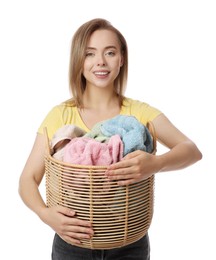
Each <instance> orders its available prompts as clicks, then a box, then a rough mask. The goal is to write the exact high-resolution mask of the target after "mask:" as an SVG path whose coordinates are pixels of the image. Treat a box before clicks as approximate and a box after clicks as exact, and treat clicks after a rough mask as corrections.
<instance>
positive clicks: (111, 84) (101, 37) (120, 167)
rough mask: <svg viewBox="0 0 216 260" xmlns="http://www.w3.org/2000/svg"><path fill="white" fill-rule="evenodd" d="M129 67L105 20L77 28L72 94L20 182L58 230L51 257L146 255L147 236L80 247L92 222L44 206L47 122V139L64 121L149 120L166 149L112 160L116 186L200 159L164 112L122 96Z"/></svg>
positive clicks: (39, 139) (31, 203) (27, 199)
mask: <svg viewBox="0 0 216 260" xmlns="http://www.w3.org/2000/svg"><path fill="white" fill-rule="evenodd" d="M127 70H128V53H127V43H126V41H125V39H124V37H123V36H122V34H121V33H120V32H119V31H118V30H117V29H116V28H114V27H113V26H112V25H111V24H110V23H109V22H108V21H106V20H104V19H94V20H91V21H89V22H87V23H85V24H83V25H82V26H81V27H80V28H79V29H78V30H77V32H76V33H75V35H74V37H73V41H72V47H71V56H70V69H69V79H70V88H71V91H72V94H73V98H72V99H70V100H68V101H66V102H64V103H62V104H60V105H58V106H55V107H54V108H53V109H52V110H51V111H50V112H49V113H48V115H47V116H46V118H45V119H44V121H43V122H42V124H41V126H40V128H39V130H38V133H37V136H36V139H35V143H34V145H33V148H32V151H31V153H30V155H29V158H28V160H27V162H26V165H25V167H24V169H23V172H22V174H21V177H20V184H19V193H20V196H21V198H22V199H23V201H24V203H25V204H26V205H27V206H28V207H29V208H30V209H31V210H33V211H34V212H35V213H36V214H37V215H38V216H39V217H40V218H41V220H42V221H43V222H44V223H46V224H47V225H49V226H50V227H51V228H52V229H53V230H54V231H55V232H56V235H55V238H54V242H53V251H52V259H64V260H65V259H77V260H78V259H86V260H87V259H112V260H114V259H118V260H119V259H131V260H132V259H136V260H147V259H150V252H149V251H150V250H149V240H148V235H145V236H144V237H143V238H142V239H140V240H139V241H137V242H135V243H133V244H131V245H129V246H126V247H122V248H116V249H110V250H90V249H83V248H81V247H79V244H80V240H81V239H83V238H86V239H89V238H91V236H93V234H94V230H93V228H92V226H91V223H90V222H88V221H83V220H80V219H78V218H76V212H75V211H73V210H71V209H68V208H64V207H62V206H55V207H51V208H47V207H46V204H45V202H44V201H43V199H42V197H41V195H40V193H39V189H38V187H39V185H40V183H41V180H42V178H43V176H44V150H45V140H44V136H43V128H44V127H45V126H46V127H47V129H48V136H49V138H50V139H51V138H52V136H53V134H54V133H55V132H56V130H57V129H58V128H60V127H62V126H63V125H66V124H74V125H77V126H78V127H80V128H82V129H83V130H85V131H86V132H89V131H90V130H91V128H92V127H93V126H94V125H95V124H96V123H98V122H100V121H102V120H106V119H110V118H112V117H115V116H116V115H119V114H121V115H133V116H135V117H136V118H137V119H138V120H139V121H140V122H141V123H142V124H144V125H146V124H147V122H148V121H152V123H153V125H154V127H155V130H156V133H157V139H158V141H159V142H160V143H162V144H163V145H165V146H166V147H168V148H169V151H168V152H166V153H164V154H162V155H153V154H149V153H146V152H144V151H140V150H138V151H135V152H132V153H130V154H128V155H126V156H125V157H124V158H123V160H121V161H120V162H117V163H115V164H112V165H110V166H109V167H108V170H107V172H106V175H107V177H108V178H109V179H110V180H117V181H118V184H119V185H127V184H131V183H134V182H139V181H141V180H143V179H146V178H148V177H150V176H152V175H153V174H156V173H159V172H165V171H174V170H178V169H182V168H185V167H188V166H189V165H191V164H194V163H195V162H197V161H198V160H200V159H201V158H202V154H201V153H200V151H199V149H198V148H197V147H196V145H195V144H194V143H193V142H192V141H191V140H190V139H189V138H188V137H186V136H185V135H184V134H183V133H182V132H180V131H179V130H178V129H177V128H176V127H175V126H174V125H173V124H172V123H171V122H170V121H169V119H168V118H167V117H166V116H165V115H164V114H163V113H162V112H160V111H159V110H158V109H156V108H153V107H151V106H149V105H148V104H146V103H144V102H140V101H136V100H132V99H130V98H126V97H125V96H124V90H125V86H126V81H127ZM103 257H104V258H103Z"/></svg>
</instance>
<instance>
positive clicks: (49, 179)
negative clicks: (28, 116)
mask: <svg viewBox="0 0 216 260" xmlns="http://www.w3.org/2000/svg"><path fill="white" fill-rule="evenodd" d="M148 128H149V130H150V132H151V134H152V136H153V140H154V152H155V151H156V136H155V131H154V128H153V125H152V124H151V123H149V124H148ZM45 135H46V140H47V151H48V152H47V154H46V155H45V174H46V199H47V206H48V207H52V206H54V205H62V206H65V207H68V208H71V209H73V210H75V211H76V216H77V217H78V218H80V219H83V220H88V221H91V222H92V224H93V229H94V236H93V237H92V238H91V239H90V240H89V239H83V240H81V245H80V246H81V247H84V248H90V249H111V248H116V247H122V246H125V245H128V244H131V243H133V242H135V241H137V240H139V239H140V238H141V237H143V236H144V235H145V234H146V232H147V231H148V229H149V226H150V224H151V220H152V216H153V195H154V176H152V177H150V178H148V179H146V180H143V181H141V182H138V183H135V184H130V185H127V186H123V187H122V186H118V185H117V182H116V181H109V180H107V179H106V178H105V175H104V172H105V171H106V167H104V166H103V167H100V166H83V165H72V164H68V163H64V162H62V161H58V160H56V159H54V158H53V157H52V156H51V154H50V147H49V141H48V137H47V133H46V130H45Z"/></svg>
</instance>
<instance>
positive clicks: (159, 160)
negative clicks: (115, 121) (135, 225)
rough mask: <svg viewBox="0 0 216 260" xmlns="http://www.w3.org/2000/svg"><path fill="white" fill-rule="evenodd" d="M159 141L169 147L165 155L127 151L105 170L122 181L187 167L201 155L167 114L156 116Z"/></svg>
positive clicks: (139, 178)
mask: <svg viewBox="0 0 216 260" xmlns="http://www.w3.org/2000/svg"><path fill="white" fill-rule="evenodd" d="M153 124H154V127H155V130H156V133H157V138H158V141H159V142H161V143H162V144H163V145H164V146H166V147H168V148H169V149H170V150H169V151H168V152H166V153H164V154H162V155H153V154H149V153H146V152H143V151H135V152H132V153H130V154H128V155H126V156H125V157H124V158H123V160H122V161H120V162H118V163H115V164H112V165H110V166H109V167H108V171H107V173H106V175H107V177H108V178H109V179H111V180H118V181H119V182H118V183H119V185H126V184H130V183H133V182H137V181H141V180H143V179H146V178H148V177H150V176H152V175H153V174H155V173H158V172H165V171H174V170H179V169H183V168H185V167H188V166H189V165H192V164H194V163H195V162H197V161H198V160H200V159H201V158H202V154H201V152H200V151H199V149H198V148H197V146H196V145H195V144H194V142H192V141H191V140H190V139H189V138H188V137H186V136H185V135H184V134H183V133H181V132H180V131H179V130H178V129H177V128H176V127H175V126H174V125H173V124H172V123H171V122H170V121H169V120H168V118H167V117H166V116H165V115H163V114H162V115H160V116H158V117H157V118H155V119H154V120H153Z"/></svg>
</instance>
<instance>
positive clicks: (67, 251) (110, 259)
mask: <svg viewBox="0 0 216 260" xmlns="http://www.w3.org/2000/svg"><path fill="white" fill-rule="evenodd" d="M52 260H150V245H149V238H148V234H147V235H145V236H144V237H143V238H141V239H140V240H138V241H136V242H134V243H132V244H130V245H127V246H124V247H120V248H114V249H108V250H95V249H93V250H92V249H86V248H81V247H77V246H73V245H70V244H68V243H66V242H65V241H64V240H62V239H61V238H60V237H59V236H58V235H57V234H55V237H54V241H53V247H52Z"/></svg>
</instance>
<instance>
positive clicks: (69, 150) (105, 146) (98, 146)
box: [63, 135, 123, 166]
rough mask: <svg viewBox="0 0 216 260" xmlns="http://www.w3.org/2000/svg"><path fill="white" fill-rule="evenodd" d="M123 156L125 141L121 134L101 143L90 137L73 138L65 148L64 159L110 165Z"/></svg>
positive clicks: (66, 160) (79, 162) (73, 162)
mask: <svg viewBox="0 0 216 260" xmlns="http://www.w3.org/2000/svg"><path fill="white" fill-rule="evenodd" d="M122 156H123V143H122V141H121V138H120V136H119V135H113V136H111V137H110V139H109V140H108V142H107V143H101V142H98V141H96V140H95V139H92V138H88V137H76V138H73V139H72V140H71V141H70V142H69V143H68V144H67V145H66V146H65V149H64V156H63V161H64V162H68V163H72V164H81V165H101V166H102V165H110V164H112V163H115V162H118V161H119V160H121V159H122Z"/></svg>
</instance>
